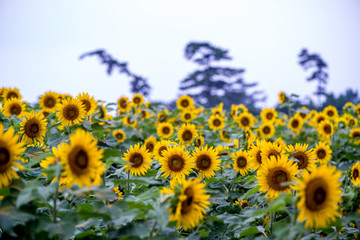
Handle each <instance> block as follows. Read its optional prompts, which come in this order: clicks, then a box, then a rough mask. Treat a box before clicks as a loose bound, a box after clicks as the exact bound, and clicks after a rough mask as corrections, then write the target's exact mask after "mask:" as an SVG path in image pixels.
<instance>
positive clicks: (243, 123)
mask: <svg viewBox="0 0 360 240" xmlns="http://www.w3.org/2000/svg"><path fill="white" fill-rule="evenodd" d="M236 122H237V123H238V124H239V127H240V128H243V129H247V128H249V127H253V126H254V117H253V115H252V114H251V113H249V112H243V113H240V114H239V116H238V117H237V118H236Z"/></svg>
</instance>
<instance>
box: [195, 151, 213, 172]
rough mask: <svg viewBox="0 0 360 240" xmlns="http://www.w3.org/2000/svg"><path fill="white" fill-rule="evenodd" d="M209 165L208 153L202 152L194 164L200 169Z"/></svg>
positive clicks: (205, 168) (204, 168)
mask: <svg viewBox="0 0 360 240" xmlns="http://www.w3.org/2000/svg"><path fill="white" fill-rule="evenodd" d="M210 165H211V158H210V157H209V156H208V155H205V154H202V155H200V156H199V157H198V158H197V159H196V166H197V167H198V168H199V169H200V170H203V171H204V170H207V169H208V168H209V167H210Z"/></svg>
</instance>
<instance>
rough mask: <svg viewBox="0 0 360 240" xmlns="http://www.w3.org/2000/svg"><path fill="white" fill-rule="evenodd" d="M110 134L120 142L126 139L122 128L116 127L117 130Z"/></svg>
mask: <svg viewBox="0 0 360 240" xmlns="http://www.w3.org/2000/svg"><path fill="white" fill-rule="evenodd" d="M112 135H113V136H114V137H115V138H116V140H117V141H118V143H122V142H124V141H125V139H126V134H125V132H124V131H123V130H121V129H118V130H114V131H113V133H112Z"/></svg>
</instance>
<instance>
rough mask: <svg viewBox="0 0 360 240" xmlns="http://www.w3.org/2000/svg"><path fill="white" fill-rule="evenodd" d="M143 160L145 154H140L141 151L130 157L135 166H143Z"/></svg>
mask: <svg viewBox="0 0 360 240" xmlns="http://www.w3.org/2000/svg"><path fill="white" fill-rule="evenodd" d="M143 161H144V158H143V156H142V155H141V154H139V153H135V154H134V155H132V156H131V158H130V162H131V163H132V167H135V168H137V167H139V166H141V165H142V163H143Z"/></svg>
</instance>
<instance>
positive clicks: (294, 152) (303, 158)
mask: <svg viewBox="0 0 360 240" xmlns="http://www.w3.org/2000/svg"><path fill="white" fill-rule="evenodd" d="M308 146H309V145H308V144H303V145H301V144H300V143H296V144H295V147H294V146H293V145H289V146H288V147H287V148H286V151H287V152H291V153H289V154H287V155H288V157H289V158H290V157H292V158H295V159H296V160H297V166H298V169H299V170H303V169H306V170H307V171H309V172H311V171H313V169H314V168H316V165H315V161H314V160H315V159H316V155H315V153H314V152H313V150H312V149H310V150H306V149H307V148H308Z"/></svg>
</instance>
